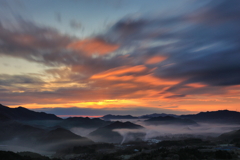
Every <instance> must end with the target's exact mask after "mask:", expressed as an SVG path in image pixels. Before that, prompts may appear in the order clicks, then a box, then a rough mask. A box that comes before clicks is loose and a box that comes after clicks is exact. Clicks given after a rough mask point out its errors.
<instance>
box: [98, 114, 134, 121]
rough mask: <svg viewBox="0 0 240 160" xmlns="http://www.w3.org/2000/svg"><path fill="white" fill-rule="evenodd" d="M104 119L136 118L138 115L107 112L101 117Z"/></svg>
mask: <svg viewBox="0 0 240 160" xmlns="http://www.w3.org/2000/svg"><path fill="white" fill-rule="evenodd" d="M102 119H104V120H111V119H138V117H133V116H131V115H112V114H108V115H105V116H103V117H102Z"/></svg>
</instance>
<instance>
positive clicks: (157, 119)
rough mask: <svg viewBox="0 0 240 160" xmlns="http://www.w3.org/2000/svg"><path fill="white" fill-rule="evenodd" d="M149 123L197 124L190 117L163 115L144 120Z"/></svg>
mask: <svg viewBox="0 0 240 160" xmlns="http://www.w3.org/2000/svg"><path fill="white" fill-rule="evenodd" d="M144 122H145V123H146V124H150V125H198V124H197V123H196V122H194V121H193V120H190V119H182V118H175V117H171V116H165V117H161V116H160V117H153V118H150V119H148V120H145V121H144Z"/></svg>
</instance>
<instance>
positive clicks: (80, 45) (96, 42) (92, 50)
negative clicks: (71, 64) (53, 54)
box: [67, 38, 119, 55]
mask: <svg viewBox="0 0 240 160" xmlns="http://www.w3.org/2000/svg"><path fill="white" fill-rule="evenodd" d="M67 47H68V48H69V49H73V50H76V51H82V52H84V53H86V54H88V55H93V54H99V55H105V54H108V53H111V52H113V51H115V50H116V49H118V47H119V46H118V45H114V44H109V43H107V42H106V41H104V40H103V39H97V38H96V39H85V40H80V41H76V42H72V43H70V44H69V45H68V46H67Z"/></svg>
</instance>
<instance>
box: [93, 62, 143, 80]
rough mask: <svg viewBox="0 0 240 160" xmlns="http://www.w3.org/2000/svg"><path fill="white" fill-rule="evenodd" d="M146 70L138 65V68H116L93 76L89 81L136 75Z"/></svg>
mask: <svg viewBox="0 0 240 160" xmlns="http://www.w3.org/2000/svg"><path fill="white" fill-rule="evenodd" d="M146 69H147V68H146V67H145V66H143V65H138V66H133V67H129V66H123V67H117V68H113V69H110V70H107V71H105V72H101V73H99V74H95V75H93V76H92V77H91V79H99V78H105V77H108V76H111V77H112V76H114V75H121V74H126V73H137V72H142V71H144V70H146Z"/></svg>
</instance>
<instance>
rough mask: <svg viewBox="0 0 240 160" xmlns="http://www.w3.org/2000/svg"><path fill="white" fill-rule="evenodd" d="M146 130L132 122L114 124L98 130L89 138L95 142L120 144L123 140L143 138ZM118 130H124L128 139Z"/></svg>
mask: <svg viewBox="0 0 240 160" xmlns="http://www.w3.org/2000/svg"><path fill="white" fill-rule="evenodd" d="M142 129H144V128H143V127H142V126H140V125H136V124H134V123H131V122H119V121H117V122H114V123H112V124H109V125H107V126H104V127H100V128H98V129H97V130H95V131H93V132H91V133H90V134H89V137H90V138H91V139H93V140H95V141H101V142H110V143H120V142H122V141H123V138H127V137H128V138H131V140H136V139H137V138H143V137H144V136H145V133H143V131H142ZM117 130H118V131H119V130H122V131H123V132H124V135H125V136H126V137H123V135H121V134H120V132H117Z"/></svg>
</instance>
